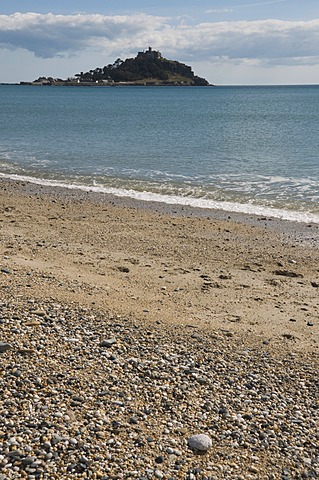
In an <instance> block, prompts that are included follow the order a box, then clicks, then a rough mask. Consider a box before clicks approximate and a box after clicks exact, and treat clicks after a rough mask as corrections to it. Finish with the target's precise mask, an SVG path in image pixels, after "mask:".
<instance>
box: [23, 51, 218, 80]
mask: <svg viewBox="0 0 319 480" xmlns="http://www.w3.org/2000/svg"><path fill="white" fill-rule="evenodd" d="M32 83H33V84H41V85H44V84H45V85H61V84H64V85H97V84H98V85H121V84H125V85H182V86H207V85H209V83H208V81H207V80H206V79H205V78H201V77H198V76H197V75H195V74H194V72H193V71H192V68H191V67H190V66H188V65H185V64H184V63H180V62H178V61H176V60H167V59H166V58H164V57H162V54H161V53H160V52H159V51H156V50H152V48H151V47H149V48H148V50H146V51H145V52H144V51H143V52H139V53H138V54H137V56H136V57H135V58H128V59H126V60H125V61H123V60H121V59H120V58H118V59H117V60H116V61H115V62H114V63H113V64H109V65H107V66H105V67H103V68H95V69H94V70H90V71H88V72H85V73H84V72H81V73H77V74H76V75H75V76H74V77H73V78H68V79H67V80H61V79H53V78H48V77H40V78H39V79H38V80H36V81H35V82H32Z"/></svg>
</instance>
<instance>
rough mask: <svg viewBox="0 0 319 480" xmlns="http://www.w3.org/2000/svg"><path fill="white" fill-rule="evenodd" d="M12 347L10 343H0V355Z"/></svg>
mask: <svg viewBox="0 0 319 480" xmlns="http://www.w3.org/2000/svg"><path fill="white" fill-rule="evenodd" d="M11 348H12V346H11V345H10V343H5V342H0V353H3V352H6V351H7V350H10V349H11Z"/></svg>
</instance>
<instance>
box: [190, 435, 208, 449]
mask: <svg viewBox="0 0 319 480" xmlns="http://www.w3.org/2000/svg"><path fill="white" fill-rule="evenodd" d="M187 443H188V446H189V448H191V449H192V450H197V451H199V452H206V451H207V450H209V449H210V448H211V446H212V440H211V438H210V437H209V436H208V435H205V434H204V433H199V434H198V435H192V436H191V437H189V439H188V440H187Z"/></svg>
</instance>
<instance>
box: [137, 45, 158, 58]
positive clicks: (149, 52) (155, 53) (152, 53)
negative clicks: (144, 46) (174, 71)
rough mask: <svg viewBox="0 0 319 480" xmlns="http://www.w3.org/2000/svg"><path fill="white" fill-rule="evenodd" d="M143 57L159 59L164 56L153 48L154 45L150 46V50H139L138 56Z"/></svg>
mask: <svg viewBox="0 0 319 480" xmlns="http://www.w3.org/2000/svg"><path fill="white" fill-rule="evenodd" d="M141 57H144V58H152V59H157V60H159V59H160V58H162V54H161V52H159V51H157V50H152V47H148V50H146V52H144V51H143V52H138V54H137V58H141Z"/></svg>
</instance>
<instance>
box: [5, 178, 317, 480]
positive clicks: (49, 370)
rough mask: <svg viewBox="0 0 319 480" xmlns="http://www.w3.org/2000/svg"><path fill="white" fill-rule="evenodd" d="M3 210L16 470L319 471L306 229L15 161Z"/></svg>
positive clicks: (269, 475)
mask: <svg viewBox="0 0 319 480" xmlns="http://www.w3.org/2000/svg"><path fill="white" fill-rule="evenodd" d="M0 211H1V214H2V215H1V216H0V292H1V298H0V327H1V328H0V332H1V333H0V359H1V364H0V387H1V392H2V397H1V402H0V411H1V420H0V479H1V480H2V478H3V479H6V480H18V479H24V478H28V479H30V480H32V479H39V480H45V479H50V480H60V479H61V478H67V479H68V480H76V479H78V478H84V477H85V478H91V479H92V480H109V479H110V480H122V479H125V478H129V479H136V480H141V479H144V478H149V479H154V478H157V479H163V480H169V479H177V478H178V479H180V480H211V479H212V480H224V479H225V478H229V479H238V480H239V479H245V480H246V479H247V480H248V479H249V480H261V479H264V480H275V479H277V478H312V477H313V478H314V477H316V476H318V474H319V465H318V450H317V446H318V438H317V437H318V436H317V433H316V429H317V422H318V385H317V376H318V359H319V322H318V309H319V304H318V291H319V290H318V289H319V270H318V264H319V249H318V246H317V243H316V242H310V243H309V241H308V238H307V235H306V233H305V235H304V236H303V235H301V233H302V232H301V233H300V232H299V233H298V235H297V239H296V237H295V236H293V235H292V234H290V232H288V233H287V232H286V227H285V228H283V227H282V225H281V226H280V225H279V224H280V222H274V221H273V220H265V221H263V220H258V219H257V218H250V217H247V218H246V219H245V218H243V217H239V216H235V217H231V218H229V215H227V214H226V213H225V212H214V215H215V216H213V212H210V213H211V216H208V215H207V212H199V211H197V210H196V211H194V210H192V209H189V208H187V209H185V208H176V206H172V207H168V206H167V205H156V204H149V203H142V202H136V201H134V202H133V201H131V200H130V201H127V199H123V198H116V197H112V196H105V195H104V196H103V195H97V194H90V193H86V192H79V191H71V190H65V189H61V188H48V187H40V186H39V185H34V184H27V183H25V182H12V181H10V182H8V181H6V182H5V181H2V179H0ZM299 227H300V225H299ZM303 228H304V229H307V228H309V227H306V226H303ZM312 228H313V227H311V228H310V230H312ZM291 229H292V233H293V231H294V230H293V228H292V227H291ZM301 230H302V229H301ZM284 232H286V233H284ZM194 434H205V435H207V436H208V437H209V442H211V447H210V448H209V449H208V451H206V452H201V453H200V454H199V452H198V451H194V450H192V449H191V448H190V447H189V438H190V437H191V436H193V435H194Z"/></svg>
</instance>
